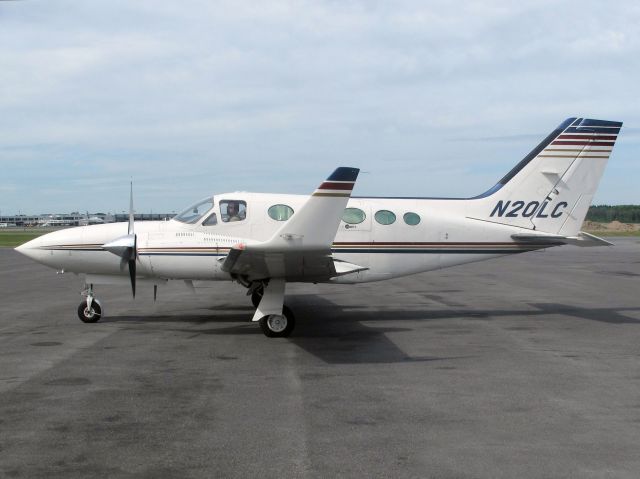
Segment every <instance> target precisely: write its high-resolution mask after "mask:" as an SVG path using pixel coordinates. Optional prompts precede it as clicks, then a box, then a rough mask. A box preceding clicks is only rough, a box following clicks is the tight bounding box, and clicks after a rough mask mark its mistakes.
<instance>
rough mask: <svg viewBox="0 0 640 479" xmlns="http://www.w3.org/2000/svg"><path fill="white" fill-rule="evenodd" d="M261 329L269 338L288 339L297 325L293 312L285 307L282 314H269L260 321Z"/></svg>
mask: <svg viewBox="0 0 640 479" xmlns="http://www.w3.org/2000/svg"><path fill="white" fill-rule="evenodd" d="M259 323H260V329H262V332H263V333H264V335H265V336H266V337H267V338H286V337H287V336H289V335H290V334H291V331H293V328H294V327H295V325H296V320H295V318H294V317H293V313H292V312H291V310H290V309H289V308H288V307H286V306H283V307H282V314H269V315H267V316H263V317H262V318H260V319H259Z"/></svg>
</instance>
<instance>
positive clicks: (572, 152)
mask: <svg viewBox="0 0 640 479" xmlns="http://www.w3.org/2000/svg"><path fill="white" fill-rule="evenodd" d="M621 127H622V123H621V122H616V121H604V120H591V119H585V118H569V119H567V120H565V121H564V122H563V123H562V124H561V125H560V126H559V127H558V128H556V129H555V130H554V131H553V132H552V133H551V134H550V135H549V136H548V137H547V138H545V139H544V141H542V143H540V144H539V145H538V146H537V147H536V148H535V149H534V150H533V151H531V153H529V154H528V155H527V156H526V157H525V158H524V159H523V160H522V161H521V162H520V163H518V164H517V165H516V167H515V168H513V169H512V170H511V171H510V172H509V173H508V174H507V175H506V176H505V177H504V178H502V179H501V180H500V181H499V182H498V184H497V185H496V186H495V187H494V188H492V190H490V191H491V194H489V195H486V196H484V197H481V198H478V199H479V201H478V202H477V203H475V204H474V205H473V207H472V208H471V211H470V214H469V216H471V217H474V218H478V219H482V220H487V221H491V222H495V223H501V224H507V225H512V226H518V227H521V228H527V229H532V230H539V231H545V232H549V233H555V234H562V235H568V236H572V235H575V234H577V233H578V231H579V230H580V226H581V225H582V222H583V220H584V217H585V216H586V214H587V210H588V209H589V206H590V205H591V200H592V199H593V196H594V194H595V192H596V189H597V187H598V183H599V182H600V178H601V177H602V173H603V172H604V168H605V166H606V164H607V161H608V160H609V156H610V155H611V151H612V149H613V145H614V144H615V141H616V139H617V137H618V134H619V133H620V128H621Z"/></svg>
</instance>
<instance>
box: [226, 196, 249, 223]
mask: <svg viewBox="0 0 640 479" xmlns="http://www.w3.org/2000/svg"><path fill="white" fill-rule="evenodd" d="M246 217H247V203H246V201H239V200H222V201H220V218H221V219H222V221H223V222H224V223H227V222H233V221H243V220H244V219H245V218H246Z"/></svg>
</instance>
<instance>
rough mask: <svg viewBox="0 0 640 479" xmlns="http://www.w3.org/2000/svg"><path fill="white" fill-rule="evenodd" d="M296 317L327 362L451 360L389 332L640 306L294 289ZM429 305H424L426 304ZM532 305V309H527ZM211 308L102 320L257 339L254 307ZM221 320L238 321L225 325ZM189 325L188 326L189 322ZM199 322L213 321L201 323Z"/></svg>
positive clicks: (603, 317) (587, 315) (297, 336)
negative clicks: (381, 303)
mask: <svg viewBox="0 0 640 479" xmlns="http://www.w3.org/2000/svg"><path fill="white" fill-rule="evenodd" d="M287 304H289V305H290V306H291V307H292V308H293V310H294V311H295V314H296V317H297V322H296V323H297V324H296V329H295V331H294V333H293V334H292V336H291V337H289V338H287V339H284V340H283V341H289V342H291V343H293V344H295V345H297V346H298V347H300V348H302V349H304V350H305V351H307V352H309V353H310V354H312V355H314V356H316V357H317V358H319V359H321V360H322V361H324V362H326V363H330V364H357V363H385V364H386V363H399V362H426V361H443V360H454V359H458V358H460V357H437V356H410V355H407V354H406V353H405V352H404V351H402V350H401V349H400V348H399V347H398V346H397V345H396V344H395V343H394V342H393V341H391V340H390V339H389V337H388V335H387V333H395V332H410V331H413V328H412V327H411V324H408V323H407V322H406V321H419V322H421V323H423V322H428V321H434V320H442V319H465V320H472V321H473V320H485V321H487V320H492V319H497V318H500V317H515V318H532V317H533V318H535V317H540V316H546V315H563V316H571V317H575V318H580V319H587V320H590V321H600V322H605V323H610V324H640V320H638V319H634V318H631V317H629V316H625V315H624V314H623V312H626V311H629V312H631V311H639V310H640V308H582V307H578V306H574V305H565V304H557V303H529V304H528V306H529V308H526V309H525V308H523V309H519V310H499V309H496V310H477V309H465V308H460V307H458V308H447V309H429V308H428V307H425V308H424V309H420V310H416V309H404V310H398V309H373V308H372V307H371V306H370V305H349V306H340V305H337V304H335V303H334V302H332V301H330V300H328V299H326V298H324V297H322V296H317V295H292V296H291V297H290V298H288V299H287ZM425 306H428V305H425ZM531 307H533V308H535V309H531ZM205 309H207V310H209V311H211V313H208V312H207V313H196V314H193V313H191V314H186V315H185V314H180V313H179V312H176V313H175V314H174V315H167V314H164V315H149V316H120V317H108V318H105V321H104V322H117V323H122V322H132V323H133V322H138V323H154V322H155V323H173V324H176V325H178V324H180V325H184V326H185V327H175V328H170V330H171V331H175V332H181V333H188V334H189V335H190V337H199V336H202V335H212V336H216V335H255V336H259V337H260V338H259V339H260V340H261V341H263V340H264V341H272V340H268V339H266V338H263V337H262V332H261V331H260V328H259V327H258V325H257V324H255V323H249V322H248V321H247V319H248V318H249V317H250V316H251V313H252V311H253V308H251V307H250V306H246V305H233V304H222V305H217V306H210V307H206V308H205ZM391 321H404V322H403V323H401V324H398V325H397V326H393V327H391V326H389V325H388V324H385V325H384V326H383V325H375V326H373V325H370V324H365V323H371V322H387V323H388V322H391ZM220 323H238V324H237V325H232V326H228V325H224V324H220ZM188 325H191V326H188ZM203 325H211V326H212V327H205V328H202V326H203Z"/></svg>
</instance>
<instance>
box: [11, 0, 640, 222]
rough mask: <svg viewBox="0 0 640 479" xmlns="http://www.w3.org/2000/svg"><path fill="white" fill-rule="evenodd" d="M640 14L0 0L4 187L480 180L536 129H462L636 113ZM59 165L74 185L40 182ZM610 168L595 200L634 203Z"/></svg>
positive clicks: (523, 146) (512, 7) (372, 187)
mask: <svg viewBox="0 0 640 479" xmlns="http://www.w3.org/2000/svg"><path fill="white" fill-rule="evenodd" d="M639 23H640V7H638V6H637V5H636V3H635V2H632V1H621V2H616V3H615V4H604V3H602V2H596V1H582V2H577V1H570V2H562V3H558V2H551V1H526V2H518V3H516V4H513V3H505V2H502V1H482V2H474V1H470V2H458V3H455V4H454V3H451V2H444V1H437V2H428V3H426V2H418V1H415V2H414V1H401V2H364V1H363V2H357V1H351V2H331V1H327V2H316V1H286V2H285V1H279V2H249V1H247V2H237V1H234V2H231V1H226V2H225V1H221V2H209V1H204V0H202V1H191V2H175V1H166V2H165V1H162V2H159V1H151V0H145V1H137V2H129V1H125V0H118V1H106V0H102V1H97V0H96V1H92V2H77V1H75V0H50V1H46V2H45V1H35V0H33V1H29V2H15V3H14V2H0V26H1V27H2V28H0V65H2V68H1V69H0V85H2V88H0V111H2V113H3V114H2V115H0V165H2V167H3V169H4V170H5V171H7V177H8V178H9V179H10V180H11V181H12V184H18V185H20V188H19V191H17V192H16V193H15V194H10V193H7V192H3V194H2V197H1V198H0V201H1V202H4V203H5V204H7V205H9V206H8V207H9V208H11V207H13V208H16V206H15V205H17V204H18V203H19V202H21V203H22V204H24V202H25V201H30V202H31V203H32V207H33V209H35V210H37V209H38V204H42V203H43V202H45V201H46V202H51V201H60V204H61V205H71V204H72V203H73V202H74V201H77V198H78V195H77V194H76V191H75V188H77V186H78V185H77V183H74V182H75V181H86V178H87V177H89V178H91V177H92V176H93V177H95V178H96V180H95V181H96V182H99V183H100V184H101V185H104V187H101V188H102V189H101V190H100V191H101V192H100V197H99V198H95V199H93V200H92V201H95V202H96V204H97V207H98V208H99V209H102V210H108V209H109V205H110V204H111V203H112V202H113V201H114V200H115V199H116V198H117V195H114V196H112V195H110V194H109V185H112V184H119V183H120V182H126V180H127V178H128V177H129V176H130V175H131V174H134V175H135V176H136V177H137V178H140V180H141V181H144V180H145V178H148V182H149V184H153V182H162V181H167V179H171V178H175V181H173V182H172V184H171V185H170V187H171V188H175V189H176V191H183V192H184V200H183V202H188V201H190V199H191V198H190V196H191V195H192V192H193V194H194V195H195V193H196V191H197V192H198V195H196V196H199V195H200V193H203V192H207V191H210V190H211V191H212V190H229V189H236V188H242V189H257V190H271V191H273V190H275V189H278V188H281V189H284V190H287V191H291V192H305V191H306V190H307V189H308V188H310V187H312V186H313V185H314V184H315V183H316V182H317V180H318V177H320V178H321V177H322V175H324V174H326V172H327V171H330V170H331V169H332V168H333V167H335V166H336V165H338V164H355V165H358V166H361V167H363V169H365V170H370V171H371V174H370V175H369V176H367V177H366V178H363V181H362V182H361V183H362V184H361V185H359V187H358V188H359V189H360V191H359V192H360V193H367V194H368V193H379V194H381V193H389V194H403V193H407V194H411V195H420V194H424V195H432V194H433V195H447V194H449V193H450V194H452V195H455V196H459V195H465V194H469V195H471V194H475V193H477V192H478V191H480V190H482V189H483V188H487V187H489V186H491V185H490V184H487V183H490V182H491V180H489V179H490V178H494V179H495V180H497V179H498V178H499V177H500V176H502V174H503V173H504V172H505V171H506V170H508V169H509V168H510V167H511V166H512V165H513V164H514V163H515V162H516V161H518V160H519V157H520V156H522V155H524V154H526V153H527V151H528V150H529V149H530V148H531V147H533V146H534V145H535V143H536V141H535V140H534V141H530V140H529V139H526V138H522V140H521V141H512V142H507V143H504V142H502V143H498V142H486V141H485V142H483V141H482V140H478V142H472V141H454V140H455V139H456V138H467V139H468V138H478V139H481V138H485V137H504V136H513V135H525V136H526V135H531V134H534V136H535V135H540V137H543V136H544V135H545V134H546V132H548V131H550V130H551V129H552V128H553V127H555V125H557V124H558V123H559V122H560V121H562V120H563V119H564V118H566V117H568V116H573V115H584V116H592V117H594V116H595V117H603V118H606V119H616V120H624V121H625V122H626V124H627V125H631V126H632V127H633V126H635V127H639V126H640V118H639V114H638V106H639V105H638V95H637V88H638V87H637V85H636V83H637V82H636V79H637V78H638V76H639V73H640V68H639V67H640V65H639V58H640V55H639V54H640V51H639V50H640V39H639V37H640V30H638V28H637V25H638V24H639ZM624 138H625V137H624V136H623V137H622V140H621V141H624ZM633 155H634V150H633V149H629V148H619V149H618V150H617V151H616V153H615V154H614V157H613V159H612V162H614V161H621V162H624V164H625V165H629V169H630V170H626V173H620V174H622V175H627V176H632V175H635V176H637V174H638V172H639V169H640V166H638V165H637V162H636V163H634V162H633V161H632V158H631V157H632V156H633ZM443 162H444V163H445V164H444V165H443ZM234 164H235V166H234ZM273 165H278V167H279V171H280V170H285V171H287V173H286V175H284V177H282V176H281V175H277V174H274V171H273V170H274V168H273ZM392 165H397V166H400V167H392ZM402 165H411V172H412V174H411V175H410V178H407V174H406V171H403V168H401V166H402ZM239 167H241V168H242V169H243V171H245V172H246V173H245V174H244V175H242V176H240V177H238V175H234V174H233V172H234V170H236V169H237V168H239ZM27 168H28V169H29V172H27V171H26V169H27ZM54 168H55V169H56V171H52V169H54ZM445 168H447V169H449V170H448V171H445V170H444V169H445ZM60 169H62V173H61V172H60ZM185 171H189V173H188V174H186V175H185V174H184V173H185ZM192 171H196V172H197V173H191V172H192ZM614 171H615V170H614ZM435 172H437V174H435ZM453 172H457V173H453ZM464 172H469V175H465V174H463V173H464ZM52 175H53V176H55V178H56V182H58V183H59V185H61V187H60V188H58V187H56V191H68V193H67V194H66V195H65V194H60V193H57V194H56V197H55V198H53V197H45V196H43V195H41V194H39V193H37V191H36V192H34V191H32V190H34V189H35V188H34V187H35V186H37V185H42V184H46V183H47V182H48V181H49V182H50V181H51V179H50V178H51V176H52ZM27 178H28V180H29V181H26V179H27ZM479 178H482V180H481V181H480V180H479ZM605 180H606V181H605V182H603V185H602V187H601V190H600V193H599V195H598V197H597V200H601V201H606V202H611V203H615V202H633V197H634V195H636V193H635V191H632V189H628V190H625V189H624V188H619V187H617V186H616V185H617V184H623V185H624V184H626V183H625V182H624V181H622V178H618V177H617V176H616V175H608V176H607V177H606V178H605ZM479 183H483V184H479ZM27 193H28V194H27ZM20 195H22V196H23V198H19V196H20ZM176 195H179V193H176ZM24 197H28V199H27V200H25V199H24ZM175 198H176V197H175V196H174V197H172V198H171V201H174V200H175ZM145 201H148V204H142V205H141V207H142V208H144V207H147V208H150V207H153V208H154V209H158V208H166V209H175V208H176V207H180V206H181V205H177V206H176V205H174V203H171V204H169V202H168V199H167V196H166V195H162V194H160V193H158V192H154V191H153V190H152V189H151V188H149V194H148V196H147V197H146V199H145ZM636 201H637V200H636ZM70 207H71V208H72V209H83V210H84V209H86V208H87V207H89V205H77V206H70ZM6 208H7V206H2V209H3V210H4V209H6ZM23 209H24V208H23Z"/></svg>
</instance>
